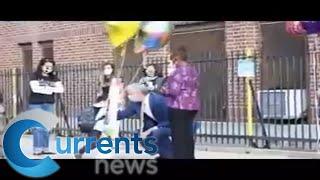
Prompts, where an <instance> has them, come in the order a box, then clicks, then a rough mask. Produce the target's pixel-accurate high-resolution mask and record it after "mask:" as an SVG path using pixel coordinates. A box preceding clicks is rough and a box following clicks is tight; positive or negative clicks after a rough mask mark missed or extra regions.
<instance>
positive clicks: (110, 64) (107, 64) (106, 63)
mask: <svg viewBox="0 0 320 180" xmlns="http://www.w3.org/2000/svg"><path fill="white" fill-rule="evenodd" d="M106 66H111V68H112V70H113V71H112V75H114V74H115V65H114V64H113V63H112V62H105V63H103V65H102V70H104V67H106Z"/></svg>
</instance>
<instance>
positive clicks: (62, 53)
mask: <svg viewBox="0 0 320 180" xmlns="http://www.w3.org/2000/svg"><path fill="white" fill-rule="evenodd" d="M45 40H53V44H54V58H55V60H56V61H57V62H58V63H67V62H70V61H72V62H79V61H107V60H112V59H113V58H112V52H111V47H110V44H109V43H108V42H107V37H106V33H105V30H104V27H103V23H102V22H100V21H39V22H37V21H34V22H1V24H0V46H1V51H0V59H1V62H4V63H1V64H0V69H1V68H6V67H21V66H22V57H21V50H20V47H19V45H18V43H25V42H31V43H32V45H33V60H34V64H37V62H38V60H39V59H40V58H41V47H40V46H39V44H38V42H39V41H45Z"/></svg>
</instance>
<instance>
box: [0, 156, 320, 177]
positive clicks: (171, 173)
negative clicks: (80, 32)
mask: <svg viewBox="0 0 320 180" xmlns="http://www.w3.org/2000/svg"><path fill="white" fill-rule="evenodd" d="M56 161H57V162H58V164H59V165H60V167H61V168H60V170H59V171H58V172H57V173H55V174H54V175H52V176H49V177H47V178H49V179H50V178H52V179H56V178H61V177H72V178H77V177H80V178H87V177H93V178H98V179H100V178H101V179H102V178H106V177H120V176H125V177H139V178H142V179H144V178H146V179H150V178H152V179H154V178H155V179H157V178H161V179H162V178H169V177H170V178H180V177H181V178H204V177H211V178H215V179H218V180H220V179H228V178H232V179H235V178H236V179H245V180H249V179H254V180H257V179H261V178H262V179H279V178H282V179H287V178H289V177H290V178H291V177H294V179H296V178H298V179H308V178H312V177H313V176H315V177H317V176H318V171H317V170H318V168H319V161H317V160H222V159H216V160H157V167H158V173H157V174H155V175H149V174H147V173H146V172H145V171H143V172H142V173H141V174H137V173H133V174H129V173H128V172H126V171H125V170H124V172H123V174H121V175H115V174H110V173H109V174H104V173H103V172H102V170H101V171H100V173H99V175H97V174H96V173H95V160H91V159H90V160H56ZM107 161H108V163H111V162H112V161H115V160H107ZM122 161H127V162H128V163H132V162H133V161H137V162H141V161H143V160H141V159H139V160H122ZM270 169H272V171H270ZM0 177H7V178H8V177H17V178H21V177H23V176H21V175H19V174H17V173H16V172H15V171H13V170H12V169H11V168H10V167H9V166H8V165H7V163H6V162H5V160H1V161H0ZM47 178H46V179H47ZM291 179H292V178H291Z"/></svg>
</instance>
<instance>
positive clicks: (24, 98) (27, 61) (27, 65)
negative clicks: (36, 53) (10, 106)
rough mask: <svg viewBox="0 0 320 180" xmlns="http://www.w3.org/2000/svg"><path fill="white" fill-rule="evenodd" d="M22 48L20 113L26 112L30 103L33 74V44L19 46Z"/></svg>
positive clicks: (19, 85) (19, 78) (19, 87)
mask: <svg viewBox="0 0 320 180" xmlns="http://www.w3.org/2000/svg"><path fill="white" fill-rule="evenodd" d="M18 45H19V46H20V48H21V57H22V62H23V69H22V72H21V73H22V75H21V76H18V82H20V83H17V86H18V88H17V89H20V91H18V92H17V94H18V112H22V111H24V110H26V108H27V106H28V102H29V98H28V97H29V93H30V89H29V80H30V75H31V74H32V70H33V69H32V56H33V55H32V44H31V43H21V44H18Z"/></svg>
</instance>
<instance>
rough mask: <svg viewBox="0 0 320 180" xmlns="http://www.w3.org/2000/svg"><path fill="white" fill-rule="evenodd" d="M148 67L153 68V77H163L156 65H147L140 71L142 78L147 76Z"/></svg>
mask: <svg viewBox="0 0 320 180" xmlns="http://www.w3.org/2000/svg"><path fill="white" fill-rule="evenodd" d="M149 66H153V67H154V70H155V73H154V75H155V76H158V77H163V74H162V71H161V70H160V66H158V65H157V64H147V65H146V68H144V69H143V70H142V72H143V75H144V76H147V68H148V67H149Z"/></svg>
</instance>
